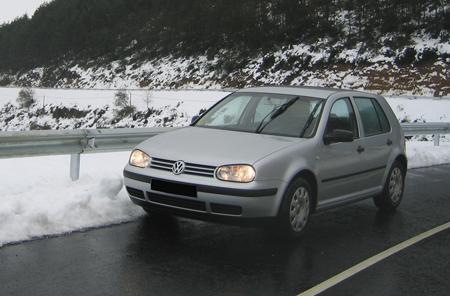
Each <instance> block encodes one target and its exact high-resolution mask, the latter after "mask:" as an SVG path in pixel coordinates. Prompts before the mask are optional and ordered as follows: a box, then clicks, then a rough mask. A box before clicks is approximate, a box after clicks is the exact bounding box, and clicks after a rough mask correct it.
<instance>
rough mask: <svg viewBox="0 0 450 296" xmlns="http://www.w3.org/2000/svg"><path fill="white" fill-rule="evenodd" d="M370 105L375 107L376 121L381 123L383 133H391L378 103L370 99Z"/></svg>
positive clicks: (384, 114) (387, 121)
mask: <svg viewBox="0 0 450 296" xmlns="http://www.w3.org/2000/svg"><path fill="white" fill-rule="evenodd" d="M372 103H373V105H374V106H375V111H377V115H378V119H380V122H381V128H382V129H383V133H388V132H390V131H391V125H390V124H389V120H388V118H387V116H386V113H384V110H383V108H381V106H380V103H378V101H377V100H375V99H372Z"/></svg>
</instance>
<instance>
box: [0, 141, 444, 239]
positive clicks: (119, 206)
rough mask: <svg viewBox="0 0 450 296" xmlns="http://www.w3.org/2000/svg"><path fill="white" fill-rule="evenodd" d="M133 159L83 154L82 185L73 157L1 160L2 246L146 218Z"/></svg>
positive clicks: (434, 156) (428, 153) (411, 146)
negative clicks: (128, 172)
mask: <svg viewBox="0 0 450 296" xmlns="http://www.w3.org/2000/svg"><path fill="white" fill-rule="evenodd" d="M407 154H408V159H409V167H410V168H418V167H426V166H432V165H438V164H444V163H450V144H449V143H444V144H443V145H442V146H439V147H434V146H433V143H432V142H408V143H407ZM128 156H129V153H128V152H119V153H107V154H90V155H83V156H82V159H81V174H80V180H79V181H77V182H72V181H70V179H69V156H46V157H33V158H18V159H2V160H0V168H1V169H0V180H2V181H1V186H0V197H1V200H0V203H1V207H0V247H1V246H3V245H4V244H8V243H15V242H21V241H26V240H30V239H35V238H40V237H46V236H49V235H57V234H62V233H70V232H73V231H79V230H85V229H89V228H92V227H100V226H105V225H111V224H118V223H124V222H127V221H133V220H135V219H137V218H138V217H140V216H142V215H144V211H143V210H142V209H141V208H140V207H138V206H135V205H134V204H133V203H132V202H131V201H130V200H129V198H128V196H127V193H126V192H125V190H124V189H123V181H122V171H123V167H124V166H125V164H126V162H127V161H128ZM24 180H26V181H24Z"/></svg>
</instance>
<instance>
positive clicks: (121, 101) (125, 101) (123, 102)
mask: <svg viewBox="0 0 450 296" xmlns="http://www.w3.org/2000/svg"><path fill="white" fill-rule="evenodd" d="M114 106H116V107H118V108H120V109H123V108H125V107H128V106H131V100H130V99H129V97H128V94H127V92H126V90H124V89H121V90H119V91H117V92H116V94H115V95H114Z"/></svg>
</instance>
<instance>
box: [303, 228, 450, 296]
mask: <svg viewBox="0 0 450 296" xmlns="http://www.w3.org/2000/svg"><path fill="white" fill-rule="evenodd" d="M449 228H450V222H447V223H445V224H443V225H441V226H438V227H436V228H433V229H430V230H428V231H426V232H424V233H421V234H419V235H417V236H415V237H413V238H410V239H408V240H406V241H404V242H402V243H400V244H398V245H395V246H393V247H391V248H389V249H387V250H385V251H383V252H381V253H379V254H377V255H375V256H372V257H370V258H368V259H366V260H364V261H362V262H360V263H358V264H356V265H354V266H352V267H350V268H349V269H347V270H345V271H343V272H341V273H339V274H337V275H335V276H333V277H331V278H329V279H328V280H326V281H324V282H322V283H320V284H318V285H317V286H315V287H312V288H311V289H309V290H306V291H304V292H302V293H300V294H298V296H314V295H317V294H319V293H322V292H323V291H325V290H327V289H329V288H331V287H333V286H335V285H337V284H339V283H340V282H342V281H344V280H346V279H348V278H349V277H351V276H353V275H355V274H357V273H359V272H361V271H363V270H364V269H367V268H369V267H370V266H372V265H374V264H376V263H378V262H380V261H381V260H383V259H386V258H387V257H389V256H392V255H394V254H395V253H398V252H400V251H401V250H403V249H406V248H408V247H410V246H412V245H414V244H416V243H418V242H420V241H422V240H424V239H426V238H429V237H430V236H433V235H435V234H437V233H439V232H442V231H444V230H446V229H449Z"/></svg>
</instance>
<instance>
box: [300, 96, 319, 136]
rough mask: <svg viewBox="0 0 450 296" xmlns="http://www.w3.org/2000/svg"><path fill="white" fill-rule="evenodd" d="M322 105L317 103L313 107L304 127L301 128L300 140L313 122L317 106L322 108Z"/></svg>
mask: <svg viewBox="0 0 450 296" xmlns="http://www.w3.org/2000/svg"><path fill="white" fill-rule="evenodd" d="M322 103H323V102H320V103H317V105H316V106H314V109H313V110H312V112H311V114H310V115H309V117H308V120H307V121H306V123H305V127H304V128H303V130H302V133H301V134H300V138H303V137H304V136H305V133H306V130H307V129H308V128H309V126H310V125H311V123H312V121H313V120H314V114H315V113H316V111H317V109H318V108H319V106H322Z"/></svg>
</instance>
